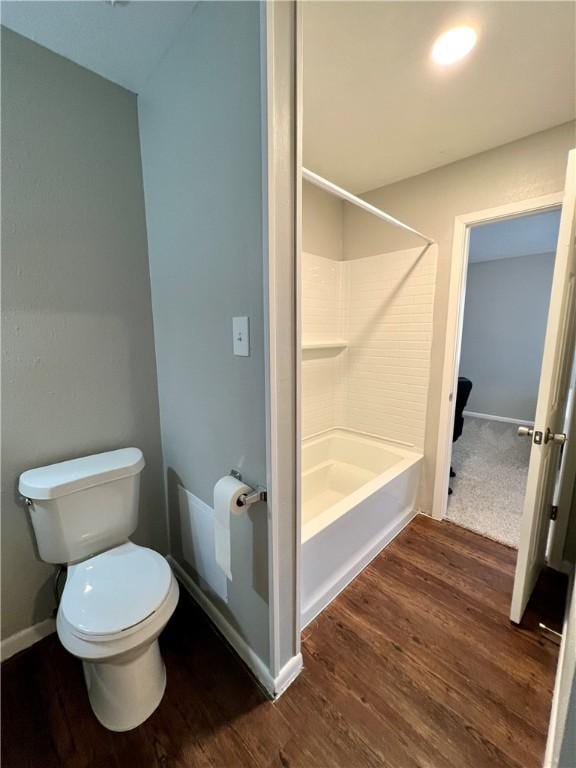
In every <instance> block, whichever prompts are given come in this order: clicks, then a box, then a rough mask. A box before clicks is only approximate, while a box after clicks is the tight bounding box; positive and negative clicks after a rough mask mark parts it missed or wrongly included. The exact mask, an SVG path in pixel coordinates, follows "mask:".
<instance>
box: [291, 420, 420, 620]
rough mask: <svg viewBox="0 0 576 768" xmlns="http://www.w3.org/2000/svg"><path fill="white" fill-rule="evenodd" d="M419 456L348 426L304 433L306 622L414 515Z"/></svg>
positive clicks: (303, 497)
mask: <svg viewBox="0 0 576 768" xmlns="http://www.w3.org/2000/svg"><path fill="white" fill-rule="evenodd" d="M421 461H422V454H421V453H417V452H415V451H412V450H407V449H405V448H400V447H396V446H395V445H391V444H390V443H387V442H386V441H385V440H379V439H378V438H374V437H366V436H364V435H362V434H359V433H356V432H352V431H349V430H344V429H333V430H330V431H329V432H325V433H324V434H322V435H320V436H318V437H314V438H310V439H308V440H304V441H303V443H302V561H301V565H302V587H301V589H302V592H301V606H302V612H301V616H302V626H303V627H304V626H306V624H308V623H309V622H310V621H311V620H312V619H313V618H314V617H315V616H316V615H317V614H318V613H320V611H321V610H322V609H323V608H325V607H326V605H328V603H329V602H330V601H331V600H333V599H334V598H335V597H336V595H337V594H338V593H339V592H340V591H341V590H342V589H343V588H344V587H345V586H346V585H347V584H348V583H349V582H350V581H352V579H353V578H354V577H355V576H357V575H358V573H360V571H361V570H362V569H363V568H364V567H365V566H366V565H367V564H368V563H369V562H370V560H372V558H373V557H375V556H376V555H377V554H378V552H380V550H381V549H382V548H383V547H385V546H386V544H388V542H389V541H390V540H391V539H392V538H394V536H396V534H397V533H398V532H399V531H401V530H402V528H403V527H404V526H405V525H406V524H407V523H408V522H409V521H410V520H411V519H412V517H413V516H414V514H415V512H414V504H415V500H416V489H417V486H418V477H419V473H420V463H421Z"/></svg>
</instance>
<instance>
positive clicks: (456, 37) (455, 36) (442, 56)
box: [432, 27, 478, 67]
mask: <svg viewBox="0 0 576 768" xmlns="http://www.w3.org/2000/svg"><path fill="white" fill-rule="evenodd" d="M477 39H478V35H477V34H476V32H475V31H474V30H473V29H472V27H455V28H454V29H449V30H448V32H444V34H443V35H440V37H439V38H438V40H436V42H435V43H434V47H433V48H432V58H433V59H434V61H435V62H436V63H437V64H442V66H445V67H446V66H448V65H449V64H454V63H455V62H456V61H460V59H463V58H464V56H467V55H468V54H469V53H470V51H471V50H472V48H474V46H475V45H476V41H477Z"/></svg>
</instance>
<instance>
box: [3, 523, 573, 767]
mask: <svg viewBox="0 0 576 768" xmlns="http://www.w3.org/2000/svg"><path fill="white" fill-rule="evenodd" d="M514 561H515V552H514V551H513V550H510V549H508V548H506V547H504V546H502V545H501V544H497V543H495V542H492V541H489V540H487V539H484V538H482V537H480V536H478V535H476V534H474V533H471V532H470V531H466V530H464V529H462V528H458V527H457V526H455V525H452V524H451V523H447V522H443V523H437V522H435V521H432V520H430V519H428V518H424V517H418V518H416V519H415V520H414V521H413V523H412V524H411V525H410V526H409V528H407V529H406V530H405V531H404V532H403V533H401V534H400V536H398V537H397V538H396V539H395V541H393V542H392V544H391V545H390V546H389V547H388V548H387V549H386V550H385V551H384V552H383V553H382V554H381V555H380V556H379V557H377V558H376V559H375V560H374V561H373V563H372V564H371V565H370V566H369V567H368V568H367V569H366V570H365V571H364V572H363V573H362V574H361V576H360V577H359V578H357V579H356V580H355V581H354V582H353V584H352V585H350V587H349V588H348V589H347V590H346V591H345V592H344V593H343V594H342V595H341V596H340V597H339V598H338V599H337V600H336V601H334V602H333V603H332V604H331V605H330V606H329V607H328V608H327V609H326V610H325V611H324V613H323V614H322V615H321V616H320V617H319V618H318V619H317V620H316V621H315V622H313V624H312V625H310V626H309V627H308V628H307V629H306V630H305V632H304V642H303V653H304V664H305V669H304V671H303V673H302V674H301V676H300V677H299V678H298V680H296V682H295V683H294V684H293V685H292V686H291V687H290V688H289V689H288V691H287V692H286V693H285V694H284V696H282V697H281V698H280V700H279V701H278V702H276V703H274V704H273V703H271V702H269V701H267V700H266V699H265V698H264V696H263V695H262V693H261V692H260V691H259V689H258V688H257V687H256V685H255V684H254V683H253V681H252V679H251V678H250V676H249V675H248V673H247V672H246V670H245V669H244V668H243V667H242V665H241V664H240V663H239V662H238V661H237V659H236V657H235V656H234V655H233V654H232V653H231V652H230V651H229V650H228V649H227V647H226V646H225V644H224V643H223V641H222V640H221V639H220V638H219V637H218V636H217V635H216V634H215V633H214V631H213V630H212V628H211V626H210V625H209V624H208V623H207V621H206V619H205V618H204V617H203V615H202V614H201V613H200V612H199V610H198V609H197V608H195V607H194V605H193V604H192V603H191V602H190V600H189V599H187V598H185V597H184V596H183V599H182V600H181V604H180V606H179V608H178V610H177V612H176V614H175V616H174V618H173V620H172V621H171V623H170V624H169V626H168V627H167V629H166V631H165V633H164V635H163V637H162V640H161V644H162V651H163V655H164V658H165V661H166V666H167V671H168V688H167V692H166V696H165V698H164V700H163V702H162V704H161V706H160V707H159V709H158V710H157V711H156V712H155V713H154V715H153V716H152V717H151V718H150V719H149V720H148V721H147V722H146V723H145V724H144V725H143V726H141V727H140V728H138V729H136V730H134V731H132V732H129V733H125V734H113V733H110V732H108V731H106V730H105V729H104V728H102V727H101V726H100V725H99V724H98V722H97V721H96V719H95V718H94V717H93V716H92V713H91V711H90V707H89V704H88V700H87V696H86V691H85V689H84V682H83V679H82V673H81V668H80V664H79V662H78V661H76V660H75V659H73V658H72V657H71V656H70V655H69V654H67V653H66V652H65V651H64V649H63V648H62V647H61V646H60V645H59V643H58V641H57V639H56V636H52V637H50V638H47V639H46V640H44V641H42V642H41V643H39V644H38V645H36V646H35V647H34V648H32V649H30V650H29V651H25V652H24V653H22V654H20V655H19V656H17V657H15V658H14V659H11V660H9V661H8V662H6V663H5V664H4V665H3V667H2V673H3V674H2V688H3V699H2V701H3V707H2V720H3V723H2V726H3V727H2V766H4V767H5V768H21V767H22V768H23V767H24V766H26V767H27V768H52V767H54V768H56V766H66V768H113V767H115V766H118V768H120V766H121V767H122V768H125V767H126V766H130V767H131V766H137V767H138V768H196V767H198V768H235V767H236V766H240V767H244V766H249V767H250V768H364V767H366V768H377V767H378V768H382V767H384V768H488V767H489V766H490V768H507V767H508V766H510V767H511V768H512V767H515V768H531V767H532V766H534V768H536V767H537V766H540V765H541V763H542V757H543V754H544V745H545V738H546V731H547V724H548V717H549V710H550V703H551V696H552V688H553V682H554V673H555V664H556V658H557V651H558V649H557V647H556V646H555V645H554V644H553V643H552V642H551V641H549V640H547V639H546V638H544V637H543V636H542V635H541V634H540V633H539V632H538V629H537V621H538V619H539V618H541V619H542V620H544V621H545V622H546V623H547V624H548V625H550V624H552V623H554V621H555V620H558V619H559V618H560V617H561V608H562V604H563V603H562V601H563V590H564V588H565V585H564V582H563V580H562V579H561V578H560V577H558V576H557V575H556V574H554V575H553V578H551V580H549V581H548V582H547V583H542V585H540V587H539V591H538V590H537V594H536V595H535V600H534V601H533V602H532V604H531V606H530V608H529V611H528V614H527V618H526V621H525V623H524V625H523V626H522V627H521V628H515V627H513V626H511V625H510V623H509V621H508V618H507V612H508V605H509V600H510V593H511V588H512V578H513V569H514Z"/></svg>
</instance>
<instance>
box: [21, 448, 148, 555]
mask: <svg viewBox="0 0 576 768" xmlns="http://www.w3.org/2000/svg"><path fill="white" fill-rule="evenodd" d="M144 464H145V462H144V457H143V455H142V451H140V450H139V449H138V448H122V449H121V450H118V451H108V452H107V453H98V454H96V455H94V456H84V457H82V458H80V459H72V460H71V461H62V462H60V463H59V464H51V465H50V466H48V467H39V468H38V469H30V470H28V471H27V472H24V473H23V474H21V475H20V483H19V486H18V489H19V491H20V493H21V494H22V496H25V497H26V498H28V499H30V500H31V501H32V504H31V505H30V516H31V519H32V525H33V527H34V533H35V535H36V543H37V545H38V551H39V553H40V557H41V558H42V560H44V561H45V562H47V563H74V562H78V561H80V560H85V559H86V558H88V557H91V556H92V555H94V554H96V553H98V552H102V551H104V550H106V549H110V548H112V547H115V546H116V545H118V544H122V543H123V542H125V541H126V540H127V539H128V537H129V536H130V535H131V534H132V533H133V532H134V530H135V529H136V525H137V523H138V496H139V490H140V472H141V471H142V469H143V468H144Z"/></svg>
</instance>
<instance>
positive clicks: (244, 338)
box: [232, 317, 250, 357]
mask: <svg viewBox="0 0 576 768" xmlns="http://www.w3.org/2000/svg"><path fill="white" fill-rule="evenodd" d="M232 336H233V338H234V354H235V355H238V356H239V357H249V356H250V321H249V318H248V317H233V318H232Z"/></svg>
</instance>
